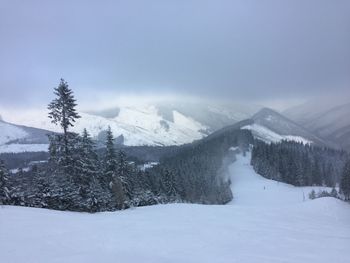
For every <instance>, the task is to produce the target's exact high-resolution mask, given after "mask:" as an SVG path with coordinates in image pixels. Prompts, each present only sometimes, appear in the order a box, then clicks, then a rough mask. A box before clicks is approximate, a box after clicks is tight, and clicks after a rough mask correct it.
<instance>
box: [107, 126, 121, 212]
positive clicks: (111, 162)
mask: <svg viewBox="0 0 350 263" xmlns="http://www.w3.org/2000/svg"><path fill="white" fill-rule="evenodd" d="M103 165H104V175H103V176H104V180H105V182H107V184H108V186H109V188H110V190H111V192H112V195H113V196H114V201H115V206H116V208H118V209H123V208H124V207H125V206H124V205H125V204H124V202H125V196H124V191H123V184H122V181H121V180H120V177H119V176H118V161H117V154H116V151H115V148H114V137H113V133H112V130H111V127H108V129H107V134H106V152H105V157H104V162H103Z"/></svg>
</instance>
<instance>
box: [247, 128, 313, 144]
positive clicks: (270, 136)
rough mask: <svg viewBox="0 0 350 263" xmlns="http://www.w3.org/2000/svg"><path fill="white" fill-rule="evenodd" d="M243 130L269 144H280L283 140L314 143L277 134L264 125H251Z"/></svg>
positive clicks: (296, 137)
mask: <svg viewBox="0 0 350 263" xmlns="http://www.w3.org/2000/svg"><path fill="white" fill-rule="evenodd" d="M241 129H242V130H250V131H252V133H253V135H254V136H255V137H256V138H258V139H261V140H263V141H265V142H268V143H271V142H273V143H276V142H280V141H282V140H287V141H295V142H299V143H303V144H310V143H312V141H309V140H307V139H305V138H303V137H301V136H295V135H280V134H277V133H275V132H274V131H271V130H270V129H268V128H266V127H264V126H262V125H259V124H256V123H254V124H251V125H246V126H244V127H242V128H241Z"/></svg>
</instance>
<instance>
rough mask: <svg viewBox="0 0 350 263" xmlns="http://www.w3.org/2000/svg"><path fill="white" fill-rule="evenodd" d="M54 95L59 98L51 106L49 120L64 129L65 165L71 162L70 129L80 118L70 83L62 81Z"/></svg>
mask: <svg viewBox="0 0 350 263" xmlns="http://www.w3.org/2000/svg"><path fill="white" fill-rule="evenodd" d="M54 94H55V95H56V96H57V98H55V99H54V100H53V101H52V102H51V103H50V104H49V105H48V110H49V115H48V116H49V118H50V119H51V122H52V123H54V124H55V125H60V126H61V128H62V129H63V140H62V143H63V156H64V158H63V159H64V162H65V165H67V163H68V162H69V161H70V160H69V157H70V153H69V139H70V138H69V137H70V136H69V133H68V130H69V128H70V127H73V126H74V122H75V121H76V119H78V118H80V116H79V114H78V113H77V111H76V106H77V104H76V103H75V102H76V100H75V99H74V96H73V91H72V90H71V89H69V87H68V83H67V82H66V81H64V79H61V82H60V84H59V85H58V87H57V88H55V89H54Z"/></svg>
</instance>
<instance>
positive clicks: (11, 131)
mask: <svg viewBox="0 0 350 263" xmlns="http://www.w3.org/2000/svg"><path fill="white" fill-rule="evenodd" d="M27 136H29V134H28V133H27V132H26V131H25V130H23V129H21V128H19V127H17V126H15V125H11V124H9V123H6V122H3V121H0V145H2V144H5V143H8V142H11V141H14V140H18V139H24V138H26V137H27Z"/></svg>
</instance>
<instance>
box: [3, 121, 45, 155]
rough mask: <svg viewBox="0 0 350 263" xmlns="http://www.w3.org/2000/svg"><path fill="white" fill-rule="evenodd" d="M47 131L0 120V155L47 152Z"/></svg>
mask: <svg viewBox="0 0 350 263" xmlns="http://www.w3.org/2000/svg"><path fill="white" fill-rule="evenodd" d="M48 133H49V131H46V130H41V129H36V128H31V127H25V126H20V125H15V124H12V123H7V122H4V121H2V120H0V153H3V152H24V151H33V152H37V151H47V148H48V139H47V134H48Z"/></svg>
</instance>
